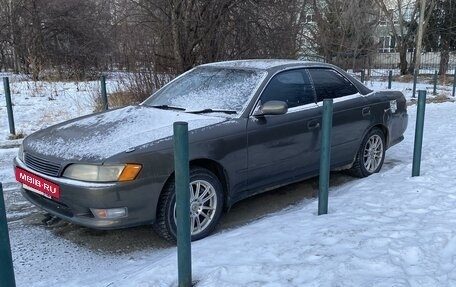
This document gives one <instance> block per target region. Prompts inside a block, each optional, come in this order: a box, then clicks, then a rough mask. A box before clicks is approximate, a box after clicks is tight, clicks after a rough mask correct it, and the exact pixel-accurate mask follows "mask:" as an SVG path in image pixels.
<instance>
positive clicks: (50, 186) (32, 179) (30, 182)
mask: <svg viewBox="0 0 456 287" xmlns="http://www.w3.org/2000/svg"><path fill="white" fill-rule="evenodd" d="M15 174H16V180H17V181H19V182H20V183H22V184H23V186H24V188H26V189H28V190H30V191H33V192H35V193H38V194H40V195H43V196H45V197H47V198H55V199H60V187H59V186H58V185H57V184H55V183H53V182H50V181H49V180H46V179H44V178H41V177H39V176H37V175H35V174H33V173H30V172H28V171H25V170H23V169H22V168H19V167H16V171H15Z"/></svg>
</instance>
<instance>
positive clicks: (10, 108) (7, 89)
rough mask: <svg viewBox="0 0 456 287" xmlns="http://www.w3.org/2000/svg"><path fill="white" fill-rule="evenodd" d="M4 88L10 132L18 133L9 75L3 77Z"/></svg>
mask: <svg viewBox="0 0 456 287" xmlns="http://www.w3.org/2000/svg"><path fill="white" fill-rule="evenodd" d="M3 89H4V90H5V98H6V111H7V113H8V123H9V130H10V134H12V135H16V130H15V129H14V115H13V104H12V103H11V90H10V85H9V79H8V77H4V78H3Z"/></svg>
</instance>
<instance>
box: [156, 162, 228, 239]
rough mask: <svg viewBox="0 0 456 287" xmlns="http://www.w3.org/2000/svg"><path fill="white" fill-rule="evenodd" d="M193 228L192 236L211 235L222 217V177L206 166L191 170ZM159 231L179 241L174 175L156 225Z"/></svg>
mask: <svg viewBox="0 0 456 287" xmlns="http://www.w3.org/2000/svg"><path fill="white" fill-rule="evenodd" d="M190 187H191V189H190V190H191V193H190V228H191V240H192V241H195V240H199V239H201V238H204V237H206V236H208V235H209V234H210V233H211V232H212V231H213V230H214V228H215V227H216V226H217V223H218V222H219V220H220V216H221V214H222V210H223V204H224V202H223V201H224V199H223V190H222V184H221V183H220V180H219V179H218V178H217V176H216V175H214V174H213V173H212V172H211V171H209V170H207V169H204V168H199V167H197V168H192V169H191V170H190ZM153 227H154V230H155V232H156V233H157V234H158V235H160V236H161V237H163V238H165V239H166V240H168V241H170V242H173V243H175V242H176V236H177V235H176V234H177V231H176V230H177V227H176V192H175V182H174V179H172V180H170V181H169V183H168V184H167V185H166V186H165V188H164V189H163V191H162V193H161V195H160V198H159V202H158V209H157V217H156V220H155V223H154V225H153Z"/></svg>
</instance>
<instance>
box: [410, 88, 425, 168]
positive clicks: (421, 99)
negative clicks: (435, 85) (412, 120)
mask: <svg viewBox="0 0 456 287" xmlns="http://www.w3.org/2000/svg"><path fill="white" fill-rule="evenodd" d="M425 108H426V91H425V90H419V91H418V109H417V111H416V126H415V145H414V148H413V166H412V176H419V175H420V165H421V150H422V146H423V128H424V110H425Z"/></svg>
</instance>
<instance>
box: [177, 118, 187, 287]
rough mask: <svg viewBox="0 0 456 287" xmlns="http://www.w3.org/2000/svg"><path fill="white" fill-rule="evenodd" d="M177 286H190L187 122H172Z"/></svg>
mask: <svg viewBox="0 0 456 287" xmlns="http://www.w3.org/2000/svg"><path fill="white" fill-rule="evenodd" d="M173 128H174V166H175V175H174V177H175V181H176V185H175V186H176V218H177V222H176V225H177V261H178V262H177V263H178V264H177V265H178V282H179V284H178V286H179V287H190V286H192V258H191V234H190V190H189V186H190V178H189V177H190V175H189V164H188V123H186V122H175V123H174V127H173Z"/></svg>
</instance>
